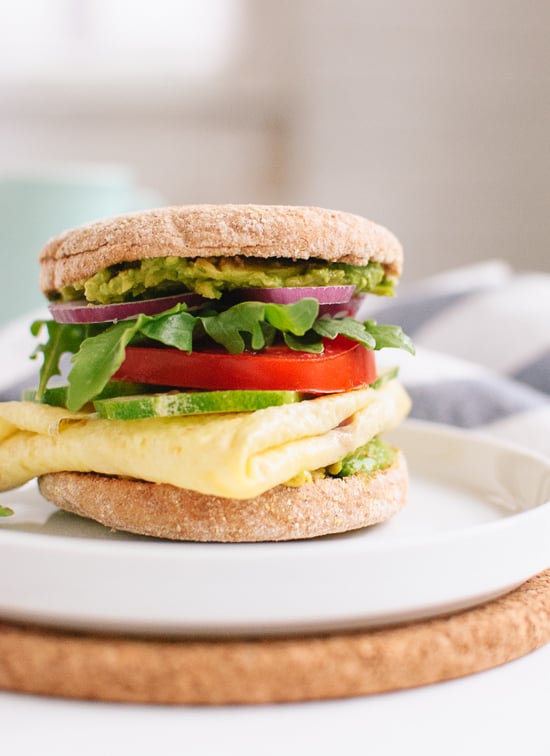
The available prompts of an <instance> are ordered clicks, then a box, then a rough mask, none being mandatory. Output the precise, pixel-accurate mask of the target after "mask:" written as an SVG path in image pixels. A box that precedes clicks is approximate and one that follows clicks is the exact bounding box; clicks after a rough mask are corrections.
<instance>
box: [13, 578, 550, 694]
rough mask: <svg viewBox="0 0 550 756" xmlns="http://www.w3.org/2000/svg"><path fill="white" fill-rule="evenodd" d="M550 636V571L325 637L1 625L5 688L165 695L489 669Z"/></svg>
mask: <svg viewBox="0 0 550 756" xmlns="http://www.w3.org/2000/svg"><path fill="white" fill-rule="evenodd" d="M548 641H550V570H547V571H546V572H544V573H542V574H540V575H538V576H536V577H534V578H532V579H531V580H529V581H528V582H526V583H524V584H523V585H522V586H521V587H519V588H518V589H516V590H514V591H513V592H511V593H509V594H507V595H506V596H503V597H501V598H499V599H497V600H495V601H492V602H489V603H486V604H484V605H482V606H480V607H477V608H474V609H470V610H467V611H463V612H460V613H458V614H454V615H451V616H448V617H440V618H435V619H431V620H427V621H422V622H414V623H409V624H406V625H400V626H396V627H392V628H386V629H378V630H369V631H359V632H350V633H337V634H333V635H326V636H321V635H317V636H307V637H292V638H284V639H254V640H223V641H220V640H181V639H177V640H166V639H163V640H158V639H155V640H152V639H143V638H142V639H135V638H121V637H115V636H112V635H111V636H99V635H95V636H94V635H84V634H81V633H73V632H58V631H55V630H49V629H48V630H45V629H37V628H33V627H29V626H22V625H14V624H8V623H0V687H1V688H4V689H8V690H16V691H23V692H27V693H37V694H44V695H52V696H62V697H69V698H82V699H95V700H105V701H126V702H142V703H157V704H226V703H268V702H281V701H302V700H313V699H323V698H340V697H346V696H359V695H365V694H370V693H380V692H383V691H390V690H398V689H402V688H411V687H416V686H420V685H426V684H429V683H436V682H439V681H442V680H449V679H451V678H455V677H461V676H463V675H469V674H472V673H474V672H480V671H482V670H485V669H489V668H491V667H495V666H497V665H500V664H504V663H505V662H508V661H511V660H512V659H516V658H518V657H520V656H523V655H524V654H527V653H529V652H530V651H533V650H535V649H536V648H539V647H540V646H542V645H543V644H545V643H547V642H548Z"/></svg>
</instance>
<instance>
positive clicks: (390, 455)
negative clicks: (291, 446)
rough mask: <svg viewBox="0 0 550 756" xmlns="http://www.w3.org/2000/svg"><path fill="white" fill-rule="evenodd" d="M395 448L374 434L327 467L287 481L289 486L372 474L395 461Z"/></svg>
mask: <svg viewBox="0 0 550 756" xmlns="http://www.w3.org/2000/svg"><path fill="white" fill-rule="evenodd" d="M396 456H397V449H395V448H394V447H393V446H390V445H389V444H387V443H386V442H385V441H382V439H381V438H378V436H376V437H375V438H373V439H371V440H370V441H369V442H368V443H367V444H365V445H364V446H360V447H359V448H358V449H355V451H353V452H352V453H351V454H348V455H347V456H346V457H344V458H343V459H341V460H340V461H339V462H336V463H335V464H333V465H330V466H329V467H321V468H319V469H318V470H313V471H312V472H303V473H301V474H300V475H296V476H295V477H294V478H292V479H291V480H289V481H287V483H286V485H287V486H291V487H296V486H301V485H303V484H304V483H311V482H312V481H314V480H320V479H323V478H346V477H347V476H348V475H359V474H360V475H372V474H373V473H375V472H377V471H378V470H385V469H386V468H388V467H391V465H392V464H393V463H394V462H395V458H396Z"/></svg>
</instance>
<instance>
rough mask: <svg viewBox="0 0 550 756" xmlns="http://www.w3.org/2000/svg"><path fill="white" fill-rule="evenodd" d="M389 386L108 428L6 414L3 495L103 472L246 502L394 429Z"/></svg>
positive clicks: (1, 448) (49, 416)
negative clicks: (60, 475)
mask: <svg viewBox="0 0 550 756" xmlns="http://www.w3.org/2000/svg"><path fill="white" fill-rule="evenodd" d="M409 406H410V402H409V398H408V396H407V394H406V392H405V390H404V389H403V388H402V386H401V385H400V384H399V382H398V381H396V380H393V381H390V382H389V383H387V384H385V385H383V386H382V387H381V388H378V389H372V388H365V389H359V390H357V391H350V392H346V393H341V394H330V395H328V396H322V397H319V398H316V399H311V400H308V401H302V402H299V403H296V404H286V405H283V406H279V407H269V408H267V409H262V410H257V411H256V412H250V413H233V414H215V415H194V416H187V417H169V418H148V419H143V420H102V419H99V418H98V417H97V416H95V415H93V414H89V413H85V412H76V413H70V412H68V411H67V410H64V409H60V408H57V407H50V406H47V405H41V404H36V403H34V402H5V403H2V404H0V490H2V491H5V490H8V489H11V488H15V487H17V486H20V485H22V484H23V483H25V482H27V481H28V480H30V479H32V478H34V477H37V476H40V475H44V474H46V473H51V472H61V471H65V470H66V471H72V472H97V473H103V474H105V475H118V476H125V477H130V478H137V479H141V480H147V481H151V482H155V483H169V484H172V485H174V486H178V487H180V488H187V489H191V490H194V491H199V492H201V493H205V494H211V495H217V496H225V497H229V498H233V499H247V498H251V497H254V496H258V495H259V494H261V493H263V492H264V491H267V490H268V489H270V488H273V487H274V486H276V485H279V484H281V483H284V482H286V481H287V480H290V479H291V478H293V477H294V476H296V475H298V474H300V473H302V472H303V471H307V470H315V469H318V468H320V467H324V466H327V465H331V464H333V463H335V462H337V461H338V460H339V459H341V458H342V457H344V456H345V455H346V454H349V453H350V452H352V451H353V450H354V449H356V448H358V447H359V446H361V445H363V444H365V443H367V442H368V441H369V440H370V439H371V438H373V437H374V436H376V435H377V434H379V433H380V432H382V431H384V430H387V429H389V428H391V427H394V426H395V425H397V424H398V423H399V422H400V421H401V420H402V419H403V418H404V417H405V416H406V414H407V412H408V410H409Z"/></svg>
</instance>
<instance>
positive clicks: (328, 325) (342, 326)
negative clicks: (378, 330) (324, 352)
mask: <svg viewBox="0 0 550 756" xmlns="http://www.w3.org/2000/svg"><path fill="white" fill-rule="evenodd" d="M313 330H314V331H315V333H318V334H319V336H324V337H325V338H328V339H335V338H336V337H337V336H346V337H347V338H348V339H351V340H352V341H358V342H359V343H360V344H363V346H364V347H366V348H367V349H376V340H375V338H374V336H372V335H371V334H370V333H369V332H368V331H367V330H366V329H365V326H364V325H363V324H362V323H360V322H359V321H358V320H354V319H353V318H327V317H323V318H319V320H317V321H316V323H315V325H314V326H313Z"/></svg>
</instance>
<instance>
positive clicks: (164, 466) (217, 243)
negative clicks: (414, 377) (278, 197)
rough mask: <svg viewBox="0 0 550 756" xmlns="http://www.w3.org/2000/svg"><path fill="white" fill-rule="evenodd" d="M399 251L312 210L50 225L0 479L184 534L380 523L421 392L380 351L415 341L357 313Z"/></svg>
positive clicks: (362, 223) (114, 522) (394, 506)
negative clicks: (29, 348)
mask: <svg viewBox="0 0 550 756" xmlns="http://www.w3.org/2000/svg"><path fill="white" fill-rule="evenodd" d="M402 260H403V255H402V249H401V246H400V244H399V242H398V241H397V239H396V238H395V237H394V236H393V234H391V233H390V232H389V231H388V230H387V229H385V228H384V227H382V226H380V225H377V224H375V223H373V222H371V221H369V220H366V219H365V218H361V217H359V216H356V215H352V214H349V213H343V212H336V211H332V210H325V209H321V208H315V207H290V206H261V205H190V206H181V207H167V208H161V209H155V210H149V211H145V212H139V213H132V214H128V215H124V216H120V217H116V218H112V219H108V220H103V221H98V222H95V223H91V224H88V225H85V226H81V227H79V228H76V229H73V230H70V231H66V232H64V233H62V234H61V235H59V236H57V237H55V238H54V239H51V240H50V241H49V242H48V243H47V244H46V246H45V247H44V249H43V250H42V252H41V255H40V264H41V288H42V291H43V292H44V294H45V296H46V297H47V299H48V300H49V309H50V312H51V319H49V320H45V321H40V322H36V323H34V324H33V326H32V329H33V333H34V334H35V335H36V336H37V337H38V338H40V337H42V343H41V344H40V345H39V346H38V348H37V351H36V355H35V356H40V357H41V359H42V364H41V369H40V379H39V385H38V386H37V387H36V388H34V389H32V390H29V391H27V392H25V394H24V396H23V398H22V401H20V402H4V403H2V404H0V490H4V491H5V490H9V489H12V488H16V487H18V486H21V485H23V484H24V483H26V482H28V481H29V480H31V479H33V478H38V485H39V487H40V490H41V492H42V494H43V496H44V497H45V498H46V499H48V500H50V501H51V502H53V503H54V504H55V505H57V506H58V507H60V508H62V509H64V510H67V511H69V512H74V513H76V514H78V515H81V516H84V517H88V518H92V519H94V520H96V521H98V522H100V523H103V524H104V525H106V526H108V527H110V528H115V529H119V530H124V531H129V532H133V533H139V534H143V535H150V536H156V537H161V538H168V539H173V540H188V541H221V542H244V541H277V540H290V539H299V538H310V537H314V536H320V535H325V534H331V533H339V532H344V531H348V530H353V529H356V528H361V527H365V526H368V525H372V524H375V523H379V522H382V521H384V520H387V519H388V518H389V517H391V516H393V515H394V514H395V513H396V512H398V511H399V510H400V509H401V508H402V507H403V506H404V505H405V503H406V500H407V489H408V479H407V467H406V462H405V459H404V456H403V454H402V452H401V451H400V450H399V449H396V448H393V447H392V446H390V445H389V444H388V443H387V442H386V441H384V440H383V438H381V434H383V433H384V432H385V431H387V430H389V429H391V428H393V427H395V426H397V425H398V424H399V423H400V422H401V421H402V420H403V419H404V417H405V416H406V415H407V413H408V411H409V407H410V401H409V398H408V396H407V394H406V392H405V390H404V389H403V387H402V386H401V384H400V383H399V380H398V378H397V376H396V374H395V372H392V371H390V372H386V373H383V374H379V373H378V372H377V369H376V362H375V358H374V354H375V351H376V350H379V349H382V348H385V347H389V348H401V349H406V350H408V351H411V352H412V351H413V346H412V344H411V341H410V339H409V338H408V337H407V336H406V335H405V334H404V333H403V331H402V330H401V328H400V327H399V326H395V325H386V324H379V323H377V322H376V321H374V320H366V321H362V320H360V319H358V318H357V317H356V315H357V314H358V312H359V308H360V306H361V303H362V302H363V300H364V297H365V296H369V295H381V296H391V295H392V294H393V293H394V288H395V285H396V283H397V281H398V279H399V276H400V274H401V269H402ZM67 355H69V357H67Z"/></svg>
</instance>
